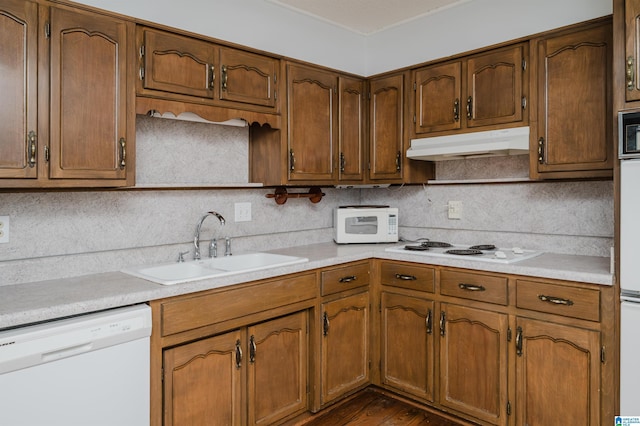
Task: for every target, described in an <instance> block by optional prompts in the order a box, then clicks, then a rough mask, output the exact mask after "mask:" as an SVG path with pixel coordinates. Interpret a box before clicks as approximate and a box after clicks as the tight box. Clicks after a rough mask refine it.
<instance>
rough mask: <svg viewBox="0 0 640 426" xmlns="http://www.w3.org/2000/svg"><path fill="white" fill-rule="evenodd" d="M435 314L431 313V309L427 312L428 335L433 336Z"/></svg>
mask: <svg viewBox="0 0 640 426" xmlns="http://www.w3.org/2000/svg"><path fill="white" fill-rule="evenodd" d="M432 317H433V312H431V309H429V311H428V312H427V318H426V319H425V322H426V326H427V334H431V333H432V332H433V318H432Z"/></svg>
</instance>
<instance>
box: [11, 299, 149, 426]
mask: <svg viewBox="0 0 640 426" xmlns="http://www.w3.org/2000/svg"><path fill="white" fill-rule="evenodd" d="M150 334H151V310H150V308H149V307H148V306H147V305H134V306H129V307H125V308H118V309H113V310H108V311H102V312H97V313H92V314H87V315H81V316H77V317H72V318H67V319H61V320H57V321H51V322H46V323H41V324H36V325H30V326H25V327H19V328H15V329H10V330H6V331H2V332H0V425H7V426H58V425H60V426H62V425H64V426H88V425H91V426H97V425H104V426H107V425H108V426H115V425H117V426H143V425H148V424H149V336H150Z"/></svg>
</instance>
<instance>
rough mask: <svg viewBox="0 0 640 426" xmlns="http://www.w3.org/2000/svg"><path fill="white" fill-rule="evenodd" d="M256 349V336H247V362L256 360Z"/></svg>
mask: <svg viewBox="0 0 640 426" xmlns="http://www.w3.org/2000/svg"><path fill="white" fill-rule="evenodd" d="M256 350H257V347H256V338H255V336H253V335H252V336H251V337H250V338H249V362H250V363H251V364H253V363H255V362H256Z"/></svg>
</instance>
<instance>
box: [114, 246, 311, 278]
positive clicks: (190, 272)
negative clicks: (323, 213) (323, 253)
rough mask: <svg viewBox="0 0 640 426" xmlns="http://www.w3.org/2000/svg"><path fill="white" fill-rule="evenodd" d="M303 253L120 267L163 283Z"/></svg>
mask: <svg viewBox="0 0 640 426" xmlns="http://www.w3.org/2000/svg"><path fill="white" fill-rule="evenodd" d="M308 261H309V259H307V258H306V257H297V256H287V255H283V254H274V253H265V252H256V253H244V254H238V255H233V256H224V257H214V258H210V259H203V260H192V261H186V262H174V263H161V264H156V265H144V266H139V267H134V268H127V269H123V270H122V272H124V273H125V274H129V275H133V276H136V277H138V278H143V279H145V280H148V281H152V282H154V283H158V284H163V285H172V284H180V283H185V282H189V281H197V280H204V279H209V278H216V277H223V276H228V275H234V274H242V273H245V272H254V271H260V270H263V269H270V268H277V267H280V266H288V265H295V264H297V263H304V262H308Z"/></svg>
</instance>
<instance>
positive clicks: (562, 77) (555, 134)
mask: <svg viewBox="0 0 640 426" xmlns="http://www.w3.org/2000/svg"><path fill="white" fill-rule="evenodd" d="M612 34H613V31H612V25H611V20H610V19H606V20H604V21H602V22H599V23H596V24H591V25H589V26H586V27H585V26H579V27H578V28H572V29H570V30H568V31H565V32H561V33H559V34H555V35H551V36H545V37H542V38H538V39H534V40H533V41H532V44H531V46H532V52H533V53H534V55H535V61H534V71H533V73H534V81H535V83H536V88H537V90H536V92H535V101H534V104H535V105H536V107H535V108H536V119H535V120H532V126H531V155H530V157H529V158H530V162H531V167H530V176H531V177H532V178H534V179H560V178H590V177H611V176H612V174H613V171H612V170H613V157H614V149H613V125H612V119H613V111H612V105H613V101H612V81H613V77H612V52H613V46H612Z"/></svg>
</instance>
